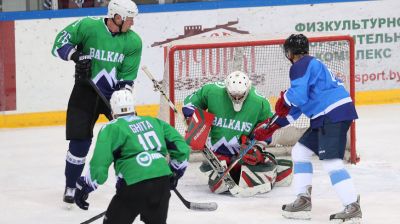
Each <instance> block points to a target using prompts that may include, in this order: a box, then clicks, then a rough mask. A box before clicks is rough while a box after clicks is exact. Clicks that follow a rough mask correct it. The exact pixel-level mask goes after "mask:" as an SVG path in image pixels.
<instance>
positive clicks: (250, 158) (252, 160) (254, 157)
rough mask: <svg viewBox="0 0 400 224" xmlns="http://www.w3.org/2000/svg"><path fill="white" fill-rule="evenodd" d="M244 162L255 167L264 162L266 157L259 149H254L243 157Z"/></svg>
mask: <svg viewBox="0 0 400 224" xmlns="http://www.w3.org/2000/svg"><path fill="white" fill-rule="evenodd" d="M242 161H243V163H245V164H248V165H251V166H255V165H257V164H259V163H262V162H264V155H263V154H262V153H261V151H260V150H259V149H258V148H256V147H253V148H252V149H250V150H249V151H248V152H247V153H246V154H245V155H244V156H243V158H242Z"/></svg>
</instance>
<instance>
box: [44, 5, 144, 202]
mask: <svg viewBox="0 0 400 224" xmlns="http://www.w3.org/2000/svg"><path fill="white" fill-rule="evenodd" d="M137 14H138V9H137V7H136V4H135V3H134V2H133V1H131V0H111V1H110V3H109V5H108V14H107V17H106V18H92V17H87V18H82V19H79V20H77V21H75V22H73V23H72V24H70V25H68V26H67V27H65V28H64V29H63V30H61V31H60V32H59V33H58V35H57V37H56V38H55V41H54V45H53V49H52V54H53V55H54V56H56V57H59V58H61V59H63V60H65V61H70V60H71V61H74V62H75V84H74V87H73V90H72V93H71V96H70V98H69V102H68V109H67V121H66V139H67V140H69V141H70V142H69V148H68V152H67V157H66V165H65V177H66V187H65V191H64V196H63V201H64V202H66V203H68V204H67V205H68V206H71V205H72V204H73V203H74V201H73V199H74V192H75V183H76V180H77V178H78V177H79V176H80V175H81V173H82V170H83V167H84V165H85V159H86V156H87V154H88V151H89V147H90V145H91V141H92V137H93V127H94V124H95V122H96V120H97V119H98V117H99V115H100V114H104V115H105V116H106V117H107V118H108V119H112V117H111V111H110V108H109V105H108V106H107V104H108V103H106V101H108V100H109V99H110V97H111V94H112V93H113V92H114V91H115V90H118V89H120V88H121V87H125V86H126V85H128V86H132V85H133V82H134V80H135V79H136V76H137V72H138V68H139V64H140V58H141V54H142V41H141V39H140V37H139V35H138V34H137V33H135V32H134V31H133V30H131V29H130V28H131V26H132V25H133V23H134V18H135V16H136V15H137ZM96 91H99V92H100V93H101V95H103V100H102V99H101V98H100V97H99V94H98V93H97V92H96Z"/></svg>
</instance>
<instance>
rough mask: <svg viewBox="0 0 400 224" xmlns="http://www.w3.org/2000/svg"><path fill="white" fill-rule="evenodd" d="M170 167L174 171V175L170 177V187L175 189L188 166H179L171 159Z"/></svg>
mask: <svg viewBox="0 0 400 224" xmlns="http://www.w3.org/2000/svg"><path fill="white" fill-rule="evenodd" d="M169 167H170V168H171V171H172V176H171V178H170V185H169V188H170V189H171V190H173V189H175V188H176V186H178V180H179V179H180V178H181V177H182V176H183V174H184V173H185V171H186V166H185V165H184V166H177V165H176V164H175V163H174V162H172V161H171V163H170V165H169Z"/></svg>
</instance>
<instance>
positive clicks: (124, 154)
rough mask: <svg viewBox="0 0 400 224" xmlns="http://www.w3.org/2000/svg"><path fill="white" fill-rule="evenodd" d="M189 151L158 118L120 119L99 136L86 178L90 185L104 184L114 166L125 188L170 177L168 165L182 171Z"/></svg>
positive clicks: (179, 136) (111, 122) (105, 128)
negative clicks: (169, 162) (125, 184)
mask: <svg viewBox="0 0 400 224" xmlns="http://www.w3.org/2000/svg"><path fill="white" fill-rule="evenodd" d="M189 153H190V148H189V146H188V145H187V144H186V142H185V140H184V139H183V137H182V136H181V135H180V134H179V133H178V132H177V131H176V130H175V129H174V128H173V127H172V126H170V125H169V124H167V123H165V122H164V121H161V120H159V119H157V118H152V117H145V116H133V115H130V116H123V117H119V118H117V119H115V120H113V121H110V122H109V123H107V124H106V125H104V126H103V127H102V129H101V130H100V132H99V134H98V138H97V141H96V146H95V149H94V153H93V157H92V159H91V160H90V164H89V165H90V167H89V173H88V174H87V175H86V177H89V178H90V180H91V182H92V183H95V185H97V184H103V183H104V182H105V181H106V180H107V177H108V168H109V166H110V165H111V163H113V162H114V169H115V173H116V175H117V176H119V177H121V178H124V179H125V181H126V183H127V184H128V185H131V184H134V183H137V182H140V181H142V180H147V179H151V178H156V177H161V176H166V175H171V174H172V172H171V170H170V168H169V164H168V160H167V154H169V157H170V160H171V163H175V164H174V165H178V166H180V168H184V167H186V166H187V164H188V159H189Z"/></svg>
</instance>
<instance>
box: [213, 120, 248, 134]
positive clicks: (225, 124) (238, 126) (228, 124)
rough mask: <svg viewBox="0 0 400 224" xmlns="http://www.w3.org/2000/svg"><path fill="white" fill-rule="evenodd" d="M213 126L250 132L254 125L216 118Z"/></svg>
mask: <svg viewBox="0 0 400 224" xmlns="http://www.w3.org/2000/svg"><path fill="white" fill-rule="evenodd" d="M213 125H214V126H217V127H221V128H228V129H232V130H236V131H242V132H243V131H246V132H250V131H251V128H252V127H253V124H252V123H250V122H244V121H238V120H234V119H227V118H221V117H215V118H214V121H213Z"/></svg>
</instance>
